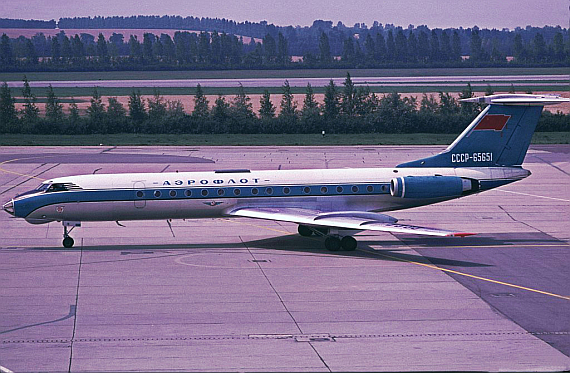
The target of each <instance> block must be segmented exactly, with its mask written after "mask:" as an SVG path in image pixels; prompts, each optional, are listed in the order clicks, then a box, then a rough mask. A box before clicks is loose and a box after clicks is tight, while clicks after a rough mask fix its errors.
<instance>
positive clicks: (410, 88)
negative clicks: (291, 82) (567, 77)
mask: <svg viewBox="0 0 570 373" xmlns="http://www.w3.org/2000/svg"><path fill="white" fill-rule="evenodd" d="M466 85H467V83H466V84H465V86H466ZM465 86H459V87H449V86H435V87H418V86H414V85H401V86H397V87H370V90H371V91H372V92H375V93H379V94H382V93H392V92H398V93H429V92H461V90H463V89H464V88H465ZM491 88H492V89H493V90H494V91H495V92H508V91H509V89H510V88H511V87H510V85H491ZM156 89H157V90H158V92H160V94H161V95H177V96H179V95H194V94H195V93H196V88H193V87H188V88H181V87H164V88H156ZM266 89H267V90H268V91H269V93H271V94H274V95H280V94H282V93H283V91H282V89H281V87H251V88H248V87H244V91H245V93H246V94H248V95H253V94H262V93H263V92H264V90H266ZM472 89H473V91H474V92H485V89H486V87H472ZM515 89H516V91H517V93H525V92H526V91H527V90H528V89H530V90H531V91H532V92H564V91H568V89H569V87H568V86H556V85H540V86H533V85H529V86H528V87H515ZM53 90H54V92H55V94H56V96H58V97H84V96H91V95H92V94H93V88H83V87H82V88H75V87H69V88H64V87H62V88H54V89H53ZM133 90H135V91H140V93H141V94H143V95H152V94H154V92H155V88H151V87H145V88H130V87H119V88H116V87H98V88H97V91H98V92H99V94H100V95H102V96H128V95H130V94H131V93H132V92H133ZM202 90H203V92H204V93H205V94H207V95H230V96H231V95H235V94H237V92H238V88H233V87H223V88H210V87H204V88H202ZM291 92H292V93H297V94H304V93H305V87H291ZM313 92H314V93H317V94H318V93H324V92H325V88H324V87H313ZM32 93H33V94H35V95H36V96H37V97H45V96H46V94H47V88H32ZM12 95H13V96H19V95H20V90H19V89H17V88H15V89H14V88H12Z"/></svg>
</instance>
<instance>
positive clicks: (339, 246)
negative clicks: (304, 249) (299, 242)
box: [297, 225, 358, 251]
mask: <svg viewBox="0 0 570 373" xmlns="http://www.w3.org/2000/svg"><path fill="white" fill-rule="evenodd" d="M297 231H298V232H299V234H300V235H301V236H303V237H310V236H312V235H317V236H326V237H327V238H326V239H325V248H326V249H327V250H329V251H340V250H346V251H354V250H356V246H357V245H358V243H357V242H356V240H355V239H354V237H352V236H344V237H341V236H339V235H331V234H330V231H329V229H328V228H317V227H309V226H306V225H299V227H298V229H297Z"/></svg>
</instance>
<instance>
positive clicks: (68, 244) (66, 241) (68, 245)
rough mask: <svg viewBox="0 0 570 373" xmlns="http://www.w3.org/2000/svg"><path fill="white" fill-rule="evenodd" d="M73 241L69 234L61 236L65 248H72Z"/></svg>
mask: <svg viewBox="0 0 570 373" xmlns="http://www.w3.org/2000/svg"><path fill="white" fill-rule="evenodd" d="M74 243H75V241H74V240H73V238H71V237H69V236H67V237H64V238H63V247H65V248H66V249H70V248H72V247H73V244H74Z"/></svg>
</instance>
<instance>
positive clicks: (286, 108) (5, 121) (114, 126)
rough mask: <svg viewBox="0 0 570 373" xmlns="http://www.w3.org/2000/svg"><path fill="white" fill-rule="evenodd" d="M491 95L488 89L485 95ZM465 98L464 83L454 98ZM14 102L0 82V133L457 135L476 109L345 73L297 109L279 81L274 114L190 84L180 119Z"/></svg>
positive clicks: (569, 122)
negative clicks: (366, 83)
mask: <svg viewBox="0 0 570 373" xmlns="http://www.w3.org/2000/svg"><path fill="white" fill-rule="evenodd" d="M492 93H493V92H492V91H491V90H490V87H489V88H488V92H487V94H492ZM472 96H473V91H472V89H471V86H470V85H468V86H467V87H466V88H465V89H464V90H463V91H462V92H461V94H460V96H459V98H469V97H472ZM22 98H23V107H22V109H21V110H16V107H15V99H14V97H13V96H12V92H11V89H10V88H9V87H8V85H7V84H6V83H4V84H3V85H2V86H1V87H0V133H37V134H69V135H71V134H109V133H150V134H158V133H192V134H214V133H216V134H224V133H227V134H231V133H252V134H253V133H269V134H271V133H298V134H309V133H321V132H322V131H325V133H459V132H461V131H462V130H463V129H464V128H465V126H466V125H467V124H468V123H469V122H470V121H471V120H473V118H475V116H476V115H477V114H478V113H479V111H480V110H481V107H480V105H478V104H471V103H466V104H461V105H460V104H459V102H458V101H457V100H456V99H455V98H454V97H453V96H451V95H450V94H449V93H444V92H440V93H439V97H434V96H433V95H427V94H424V95H423V97H422V99H421V100H419V101H418V100H416V99H415V98H409V97H402V96H401V95H400V94H398V93H396V92H394V93H390V94H386V95H383V96H382V97H379V96H378V95H376V94H375V93H373V92H371V91H370V90H369V89H368V88H367V87H356V86H355V85H354V83H353V82H352V79H351V78H350V75H349V74H347V76H346V79H345V81H344V83H343V84H342V86H337V85H335V83H334V82H333V81H332V80H331V81H330V82H329V84H328V85H327V86H326V89H325V94H324V99H323V102H322V103H318V102H317V100H316V98H315V94H314V91H313V89H312V87H311V85H310V84H308V85H307V87H306V92H305V95H304V99H303V103H302V105H299V104H298V103H297V102H296V101H295V100H294V97H293V94H292V93H291V87H290V86H289V83H288V82H287V81H285V83H284V84H283V86H282V94H281V100H280V104H279V110H278V108H277V107H276V106H275V105H274V104H273V102H272V100H271V94H270V93H269V92H268V91H267V90H266V91H265V92H264V93H263V95H262V96H261V99H260V109H259V111H258V112H255V111H254V110H253V105H252V102H251V98H250V97H249V96H248V95H247V94H246V93H245V91H244V89H243V87H241V86H240V88H239V90H238V93H237V94H236V95H235V96H234V97H233V99H231V100H229V99H227V98H226V97H225V96H221V95H220V96H218V97H217V98H216V99H215V100H214V102H213V103H210V102H209V101H208V99H207V97H206V96H205V95H204V93H203V90H202V88H201V86H200V85H198V86H197V89H196V93H195V95H194V109H193V111H192V112H191V113H186V111H185V110H184V107H183V105H182V103H181V102H180V101H177V100H173V101H171V100H166V99H165V98H164V97H162V96H161V94H160V92H159V91H155V94H154V95H153V96H152V97H151V98H148V99H143V98H142V97H141V94H140V92H138V91H133V92H132V93H131V94H130V96H129V98H128V105H127V107H125V106H124V105H123V104H121V103H120V102H119V100H118V99H117V97H109V98H108V99H107V102H106V103H105V102H103V99H102V97H101V95H100V94H99V92H98V90H97V88H95V89H94V92H93V96H92V97H91V100H90V104H89V106H88V107H87V111H86V114H85V115H81V114H80V111H79V108H78V106H77V103H75V102H74V101H72V102H71V104H70V105H69V110H68V114H66V113H65V112H64V107H63V104H62V102H61V100H60V99H59V98H58V97H57V96H56V95H55V93H54V91H53V89H52V87H51V86H50V87H49V88H48V89H47V95H46V105H45V114H44V115H40V111H39V109H38V107H37V98H36V97H35V95H34V94H33V93H32V91H31V89H30V85H29V82H28V81H27V79H25V78H24V84H23V89H22ZM537 130H538V131H570V115H565V114H562V113H556V114H551V113H550V112H545V113H544V114H543V116H542V117H541V119H540V122H539V125H538V129H537Z"/></svg>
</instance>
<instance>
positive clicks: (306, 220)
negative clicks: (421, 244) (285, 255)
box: [227, 207, 475, 237]
mask: <svg viewBox="0 0 570 373" xmlns="http://www.w3.org/2000/svg"><path fill="white" fill-rule="evenodd" d="M227 215H229V216H239V217H246V218H256V219H266V220H277V221H285V222H290V223H297V224H303V225H308V226H317V227H334V228H340V229H356V230H371V231H381V232H392V233H413V234H420V235H427V236H441V237H446V236H447V237H449V236H455V237H464V236H471V235H474V234H475V233H465V232H455V231H448V230H444V229H435V228H424V227H417V226H414V225H407V224H399V223H397V219H395V218H392V217H391V216H388V215H384V214H377V213H371V212H360V211H335V212H321V211H316V210H309V209H300V208H290V207H283V208H282V207H277V208H272V207H241V208H239V207H238V208H236V209H234V210H230V211H229V212H227Z"/></svg>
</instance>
